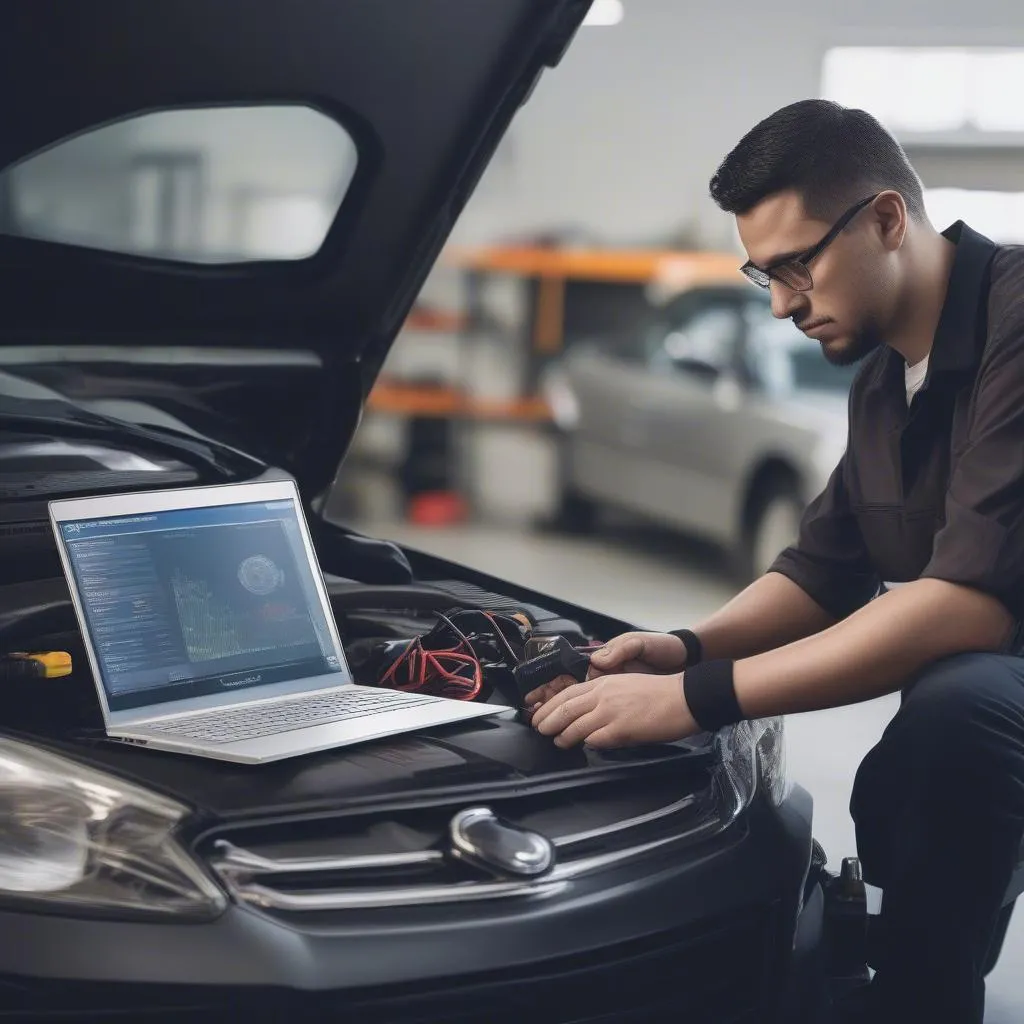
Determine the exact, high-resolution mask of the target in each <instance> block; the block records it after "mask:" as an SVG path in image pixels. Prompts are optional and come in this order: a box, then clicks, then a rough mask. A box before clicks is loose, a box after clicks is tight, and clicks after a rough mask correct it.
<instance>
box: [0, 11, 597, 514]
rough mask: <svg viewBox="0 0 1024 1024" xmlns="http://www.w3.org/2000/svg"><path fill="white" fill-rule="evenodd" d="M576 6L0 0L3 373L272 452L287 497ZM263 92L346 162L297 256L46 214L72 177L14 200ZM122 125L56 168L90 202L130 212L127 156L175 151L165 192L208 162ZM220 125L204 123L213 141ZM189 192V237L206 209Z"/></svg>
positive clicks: (375, 359)
mask: <svg viewBox="0 0 1024 1024" xmlns="http://www.w3.org/2000/svg"><path fill="white" fill-rule="evenodd" d="M589 4H590V0H487V2H485V3H482V2H480V0H415V3H399V4H396V3H386V2H382V0H347V2H344V3H339V2H338V0H303V2H302V3H299V4H286V3H276V4H272V3H264V4H253V3H252V2H251V0H219V2H218V3H216V4H210V3H209V2H208V0H148V2H147V3H146V4H144V5H141V6H140V5H139V4H137V3H133V2H131V0H95V2H92V3H89V4H61V5H58V7H57V8H55V9H48V10H47V11H46V13H45V15H44V14H43V12H42V11H41V9H40V7H39V5H38V3H37V2H36V0H12V2H11V3H8V4H7V5H6V6H5V8H4V26H3V31H2V33H0V89H2V90H3V93H4V95H6V96H7V97H21V99H19V100H17V101H15V100H13V99H12V100H11V101H10V102H7V103H5V104H4V106H3V110H2V111H0V274H2V275H3V281H4V289H3V291H4V303H3V308H2V310H0V370H6V371H8V372H11V373H15V374H19V375H21V376H23V377H27V378H29V379H32V380H35V381H37V382H40V383H43V384H46V385H49V386H51V387H53V388H55V389H56V390H58V391H61V392H62V393H63V394H65V395H68V396H69V397H71V398H73V399H81V400H84V399H88V400H90V401H91V402H95V401H98V400H104V401H108V402H113V403H121V405H120V408H122V409H124V410H125V413H124V414H125V415H130V410H129V408H128V405H126V404H125V403H129V404H130V403H131V402H140V401H141V402H143V403H147V404H148V405H150V406H152V407H155V408H157V409H158V410H160V411H161V412H162V413H163V414H165V415H166V414H170V415H172V416H174V417H176V418H177V419H179V420H181V421H183V422H184V423H186V424H187V425H188V426H189V427H191V428H192V429H195V430H199V431H200V432H202V433H205V434H206V435H207V436H212V437H214V438H215V439H217V440H223V441H227V442H228V443H231V444H234V445H236V446H240V447H244V448H246V450H248V451H250V452H252V453H253V454H256V455H258V456H260V457H262V458H265V459H266V461H268V462H273V463H275V464H277V465H281V466H283V468H285V469H287V470H289V471H290V472H291V473H293V474H294V475H295V476H296V477H297V478H298V480H299V482H300V485H301V486H302V487H303V489H304V491H305V493H306V495H307V498H308V497H310V496H312V494H314V493H316V492H318V491H320V490H322V489H323V488H325V487H326V486H327V485H328V484H329V483H330V481H331V479H332V477H333V475H334V473H335V472H336V469H337V466H338V465H339V463H340V461H341V459H342V457H343V455H344V452H345V449H346V447H347V445H348V443H349V441H350V440H351V437H352V435H353V433H354V431H355V429H356V426H357V425H358V422H359V414H360V411H361V409H362V405H363V402H364V401H365V398H366V395H367V394H368V392H369V389H370V388H371V386H372V384H373V381H374V379H375V377H376V374H377V372H378V370H379V368H380V366H381V364H382V362H383V360H384V358H385V356H386V354H387V351H388V348H389V346H390V344H391V343H392V341H393V339H394V337H395V335H396V334H397V332H398V330H399V329H400V327H401V325H402V324H403V322H404V320H405V318H406V316H407V314H408V312H409V309H410V307H411V305H412V302H413V300H414V298H415V297H416V295H417V294H418V292H419V289H420V288H421V286H422V283H423V280H424V278H425V276H426V274H427V273H428V271H429V269H430V267H431V265H432V263H433V262H434V260H435V259H436V257H437V254H438V252H439V250H440V248H441V246H442V245H443V243H444V242H445V240H446V238H447V236H448V234H449V232H450V230H451V227H452V225H453V223H454V222H455V220H456V218H457V217H458V215H459V212H460V211H461V209H462V208H463V206H464V204H465V202H466V200H467V198H468V196H469V195H470V193H471V191H472V189H473V187H474V185H475V183H476V182H477V180H478V178H479V176H480V174H481V172H482V171H483V169H484V167H485V166H486V164H487V162H488V159H489V157H490V156H491V154H492V153H493V151H494V149H495V147H496V145H497V143H498V141H499V140H500V138H501V137H502V135H503V133H504V132H505V129H506V128H507V126H508V124H509V122H510V120H511V119H512V117H513V115H514V114H515V112H516V110H517V109H518V108H519V106H520V105H521V104H522V103H523V102H524V101H525V100H526V98H527V97H528V95H529V94H530V92H531V90H532V87H533V85H534V84H535V82H536V80H537V78H538V76H539V75H540V74H541V73H542V71H543V70H544V68H545V67H550V66H554V65H555V64H557V62H558V61H559V59H560V57H561V55H562V54H563V52H564V51H565V48H566V46H567V45H568V43H569V41H570V40H571V38H572V36H573V34H574V33H575V31H576V29H577V28H578V26H579V25H580V23H581V22H582V20H583V18H584V16H585V14H586V11H587V8H588V7H589ZM267 106H270V107H274V108H282V107H297V108H308V109H303V110H302V114H303V116H307V117H313V116H320V117H321V118H328V119H330V121H323V120H321V121H320V122H319V123H321V124H329V126H330V127H331V128H332V129H333V128H336V127H337V126H341V128H342V129H343V132H341V133H339V135H340V136H341V137H342V138H343V140H344V146H346V147H348V149H347V150H346V152H349V154H350V156H352V159H351V160H350V161H349V163H350V166H349V167H348V168H347V169H343V170H342V171H341V172H339V175H340V178H339V182H340V185H341V186H343V187H340V188H339V190H338V192H339V202H338V204H336V209H337V213H336V216H334V217H333V220H329V223H330V228H329V230H327V227H326V223H325V225H324V227H325V231H326V235H325V236H324V237H323V238H322V244H319V245H318V246H317V247H315V248H314V250H313V251H312V254H311V255H303V256H300V257H296V256H295V254H294V253H289V254H288V256H287V258H281V257H280V256H279V255H278V254H277V253H275V252H274V251H270V253H269V255H267V254H266V253H264V255H263V257H261V258H259V259H250V258H248V257H245V258H242V257H236V256H232V253H231V251H230V250H220V251H217V252H211V251H206V250H204V251H197V252H196V254H194V255H195V258H190V256H189V255H188V253H184V254H182V252H172V253H168V252H166V251H164V250H160V249H159V248H155V249H154V248H150V250H148V251H147V250H146V249H145V246H143V245H141V244H136V243H133V244H130V245H114V246H104V245H102V244H100V245H94V244H92V243H90V241H89V240H88V238H86V237H85V236H84V235H83V236H76V235H75V234H74V232H65V231H63V229H62V230H60V231H54V230H47V229H46V228H45V223H46V216H47V215H48V214H47V211H48V210H50V213H52V210H51V209H50V207H52V206H53V204H54V203H58V202H59V203H64V202H66V201H68V195H69V194H70V190H71V187H72V185H73V184H74V183H72V182H70V181H68V182H65V181H60V180H57V179H54V178H52V177H51V179H50V180H49V191H47V190H46V188H43V189H42V192H41V194H40V195H35V196H34V197H33V193H32V187H34V186H35V185H36V184H38V180H36V179H33V176H32V173H31V172H32V171H33V165H32V161H33V160H37V159H38V158H39V155H40V154H43V155H44V156H45V155H46V153H47V152H50V153H57V152H58V151H59V146H60V144H62V143H65V142H66V141H67V140H70V139H74V138H75V137H79V138H80V139H86V138H87V137H88V135H89V134H90V133H95V132H96V131H97V130H98V129H103V127H104V126H117V125H123V124H125V123H129V122H132V121H136V123H138V121H137V119H140V118H143V119H144V118H146V117H151V116H152V115H153V114H166V112H168V111H179V112H180V111H185V110H192V111H195V110H197V109H198V110H206V111H207V112H209V110H210V109H211V108H212V109H214V110H216V109H218V108H219V109H220V110H221V111H224V110H225V109H248V108H254V107H267ZM331 122H333V123H331ZM240 124H241V122H240ZM239 132H240V134H239V138H238V143H239V145H243V144H247V143H249V142H252V139H253V132H252V131H251V130H250V131H249V132H248V133H246V132H245V131H244V130H243V129H242V128H240V129H239ZM256 135H257V137H258V133H256ZM126 137H128V138H129V142H128V143H126V145H125V149H124V152H123V154H122V157H123V160H122V164H123V166H121V167H120V170H119V171H110V173H105V172H104V171H103V170H102V168H100V169H99V170H97V168H96V167H93V171H94V173H93V175H92V177H89V175H88V174H85V175H84V176H77V177H76V178H75V181H76V182H77V184H74V188H81V189H82V190H83V191H82V197H83V198H84V205H85V207H86V208H88V209H90V210H91V211H92V212H93V214H94V215H96V210H97V207H96V205H95V204H96V203H97V202H99V201H100V200H99V197H98V194H94V193H93V192H90V191H89V188H90V187H96V188H100V190H101V192H102V194H103V197H104V201H105V202H108V203H109V213H108V214H107V216H108V218H116V217H117V216H119V215H121V216H126V214H125V211H126V210H128V211H129V214H130V210H131V206H130V204H131V202H133V201H134V200H133V196H134V195H135V192H132V189H133V188H134V189H136V191H137V187H138V186H139V182H140V181H141V179H139V180H136V179H132V178H131V173H134V170H137V169H138V167H139V166H140V164H139V161H140V160H142V161H143V163H145V161H147V160H148V161H150V164H148V165H146V167H147V168H148V170H150V171H152V170H153V166H156V165H153V163H152V162H153V161H154V160H155V161H156V162H157V164H158V165H159V166H158V167H157V169H158V170H161V169H162V170H163V171H166V172H168V173H169V174H170V179H168V180H170V181H171V184H172V185H173V184H174V182H175V181H178V179H176V178H174V175H175V174H177V173H178V172H179V171H181V169H182V167H184V168H185V170H184V171H182V173H183V174H185V178H183V179H181V180H184V181H185V182H186V185H185V186H184V187H188V184H187V183H188V181H190V180H191V179H190V178H189V177H188V173H189V171H190V169H191V171H195V173H196V175H197V176H198V177H197V178H196V180H197V181H200V182H201V181H202V180H204V179H203V178H202V175H203V174H207V173H209V174H213V173H214V172H213V171H211V170H210V168H209V167H205V166H204V165H203V163H202V159H201V157H202V154H201V153H200V154H199V161H198V163H194V164H189V163H188V162H187V161H186V162H185V163H184V164H182V163H181V161H180V159H179V158H180V157H181V151H180V147H179V148H178V149H174V148H173V147H172V148H171V149H170V150H168V146H167V138H166V137H164V138H163V139H162V140H160V145H156V146H155V144H154V142H153V140H152V139H150V140H149V144H148V146H147V148H145V151H144V152H143V150H142V149H140V148H139V147H141V146H142V145H143V141H144V140H145V133H144V132H140V133H138V139H137V140H136V141H137V145H136V146H135V148H133V144H132V143H131V141H130V138H131V137H130V136H126ZM231 141H232V140H231V139H229V138H226V137H225V136H224V134H223V133H221V135H220V137H219V138H218V142H219V146H220V148H219V149H218V152H223V151H224V150H225V148H226V149H227V150H228V151H230V150H231ZM87 150H88V147H86V149H83V151H82V152H83V153H84V154H86V155H87ZM187 155H188V154H186V156H187ZM192 155H193V156H194V155H195V154H192ZM161 161H162V163H161ZM175 161H178V162H177V163H176V162H175ZM39 166H40V167H41V168H42V167H43V166H44V165H42V164H40V165H39ZM85 166H86V170H88V160H86V165H85ZM49 169H50V170H51V171H52V170H53V168H52V166H50V168H49ZM168 169H169V170H168ZM107 170H108V171H109V170H110V169H109V168H108V169H107ZM120 171H124V174H125V175H128V177H125V176H124V175H122V174H120ZM19 175H20V177H19ZM79 178H80V180H79ZM129 179H130V180H129ZM153 180H155V179H152V178H150V179H147V181H148V182H149V185H151V186H152V185H153ZM26 181H27V182H28V186H29V188H28V191H27V192H26V191H25V182H26ZM126 181H127V182H128V184H125V182H126ZM159 181H162V179H159V180H158V183H157V185H156V186H154V187H157V188H164V192H163V193H161V196H164V198H166V188H165V185H166V183H164V184H163V185H161V184H160V183H159ZM82 182H85V184H82ZM90 182H91V183H92V184H91V186H90V184H89V183H90ZM142 183H143V184H145V182H142ZM44 184H45V182H44ZM179 184H180V181H179ZM19 188H20V189H21V191H19ZM118 188H122V191H123V192H124V194H123V195H119V194H118V193H117V189H118ZM236 198H237V197H236ZM193 200H194V201H193V204H192V206H190V207H189V208H188V209H189V215H190V216H191V217H192V221H193V222H194V223H193V227H195V228H196V229H197V231H198V235H197V236H196V237H202V235H203V230H204V225H203V218H204V217H208V216H211V215H212V214H211V213H210V211H208V210H206V209H204V207H203V202H202V199H201V197H200V198H198V199H197V198H196V197H195V196H193ZM161 201H162V200H161ZM47 203H49V204H50V207H48V206H47ZM119 203H120V205H118V204H119ZM156 205H157V208H158V212H159V209H162V208H160V207H159V203H157V204H156ZM332 209H333V208H332ZM164 212H166V210H165V211H164ZM40 217H41V218H42V223H43V224H44V227H43V228H42V229H40V228H39V223H40V219H39V218H40ZM66 220H67V218H65V221H66ZM71 220H72V221H73V220H74V216H72V217H71ZM113 222H114V221H113V220H111V219H108V221H106V222H105V223H106V224H107V225H109V224H112V223H113ZM293 222H294V217H293V218H292V223H293ZM55 223H58V222H55ZM59 223H64V222H59ZM136 226H137V225H136Z"/></svg>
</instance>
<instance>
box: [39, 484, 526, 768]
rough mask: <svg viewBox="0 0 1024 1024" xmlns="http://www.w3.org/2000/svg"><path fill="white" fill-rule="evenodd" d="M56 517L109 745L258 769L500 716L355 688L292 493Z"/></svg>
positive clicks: (273, 491) (205, 496)
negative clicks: (115, 742) (114, 743)
mask: <svg viewBox="0 0 1024 1024" xmlns="http://www.w3.org/2000/svg"><path fill="white" fill-rule="evenodd" d="M49 507H50V519H51V522H52V525H53V529H54V533H55V535H56V538H57V547H58V549H59V551H60V557H61V560H62V561H63V563H64V571H65V573H66V575H67V579H68V583H69V585H70V587H71V596H72V599H73V601H74V605H75V611H76V613H77V615H78V621H79V624H80V626H81V629H82V635H83V637H84V639H85V646H86V650H87V651H88V655H89V662H90V665H91V667H92V672H93V677H94V679H95V680H96V690H97V693H98V695H99V700H100V706H101V707H102V709H103V719H104V723H105V725H106V731H107V735H108V736H110V737H112V738H114V739H119V740H124V741H127V742H131V743H136V744H142V745H145V746H149V747H155V748H158V749H161V750H172V751H181V752H183V753H189V754H198V755H201V756H204V757H214V758H220V759H222V760H225V761H238V762H245V763H258V762H264V761H275V760H279V759H280V758H285V757H294V756H296V755H298V754H308V753H312V752H314V751H318V750H327V749H330V748H332V747H339V746H344V745H346V744H351V743H359V742H362V741H364V740H371V739H377V738H379V737H382V736H391V735H394V734H396V733H402V732H411V731H414V730H419V729H425V728H427V727H429V726H436V725H444V724H447V723H450V722H458V721H461V720H463V719H469V718H477V717H480V716H484V715H494V714H499V713H501V712H502V711H504V710H506V709H504V708H502V707H501V706H496V705H488V704H474V703H469V702H463V701H457V700H447V699H445V698H441V697H432V696H427V695H422V694H412V693H404V692H402V691H398V690H389V689H382V688H377V687H373V686H357V685H356V684H355V683H353V681H352V676H351V673H350V671H349V668H348V665H347V664H346V661H345V653H344V651H343V649H342V646H341V641H340V639H339V637H338V631H337V627H336V626H335V622H334V616H333V615H332V614H331V608H330V604H329V602H328V598H327V589H326V587H325V586H324V580H323V575H322V573H321V571H320V568H319V566H318V564H317V560H316V555H315V553H314V550H313V545H312V543H311V542H310V538H309V530H308V527H307V524H306V521H305V517H304V515H303V512H302V506H301V504H300V502H299V497H298V493H297V490H296V487H295V484H294V483H293V482H292V481H290V480H285V481H280V482H271V483H263V482H261V483H247V484H230V485H227V486H219V487H203V488H188V489H179V490H169V491H159V492H149V493H145V494H122V495H111V496H105V497H97V498H82V499H70V500H63V501H55V502H52V503H51V504H50V506H49Z"/></svg>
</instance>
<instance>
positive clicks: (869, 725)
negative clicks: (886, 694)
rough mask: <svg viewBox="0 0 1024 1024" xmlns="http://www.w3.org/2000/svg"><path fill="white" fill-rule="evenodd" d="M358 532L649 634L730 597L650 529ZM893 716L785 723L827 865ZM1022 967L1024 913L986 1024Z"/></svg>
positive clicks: (885, 708)
mask: <svg viewBox="0 0 1024 1024" xmlns="http://www.w3.org/2000/svg"><path fill="white" fill-rule="evenodd" d="M359 528H361V529H363V530H365V531H366V532H368V533H371V534H374V535H376V536H380V537H387V538H390V539H392V540H396V541H399V542H400V543H403V544H406V545H408V546H410V547H414V548H418V549H421V550H424V551H430V552H433V553H436V554H438V555H440V556H442V557H445V558H450V559H452V560H453V561H457V562H460V563H462V564H465V565H471V566H473V567H475V568H479V569H481V570H483V571H486V572H491V573H494V574H495V575H498V576H502V577H504V578H507V579H511V580H514V581H517V582H521V583H523V584H526V585H529V586H531V587H534V588H536V589H537V590H540V591H542V592H545V593H550V594H552V595H557V596H559V597H564V598H566V599H568V600H571V601H576V602H579V603H580V604H583V605H586V606H588V607H591V608H595V609H599V610H601V611H605V612H608V613H610V614H614V615H617V616H619V617H621V618H623V619H625V620H626V621H630V622H636V623H637V624H638V625H641V626H647V627H649V628H652V629H670V628H673V627H681V626H684V625H687V624H689V623H692V622H694V621H696V620H697V619H698V618H699V617H701V616H703V615H705V614H707V613H708V612H710V611H712V610H714V609H715V608H716V607H718V606H719V605H720V604H721V603H723V602H724V601H725V600H727V599H728V598H729V597H730V596H731V595H732V594H733V593H734V592H735V589H734V587H733V585H732V584H731V583H730V582H729V581H728V578H727V576H726V573H725V571H724V567H723V562H722V559H721V558H720V557H719V556H718V555H716V554H715V553H714V552H710V551H708V550H706V549H704V548H701V547H698V546H695V545H692V544H688V543H685V542H680V541H679V540H678V539H677V538H675V537H669V536H662V535H660V534H658V533H656V532H652V531H650V530H629V529H621V530H616V531H614V532H610V533H602V535H601V536H600V537H599V538H597V539H586V540H583V539H577V538H571V539H566V538H563V537H556V536H545V535H542V534H536V533H531V532H527V531H522V530H516V529H512V528H510V529H507V530H506V529H501V528H495V527H478V526H471V527H459V528H453V529H422V528H416V527H410V526H407V525H405V524H393V525H392V524H364V523H360V524H359ZM895 708H896V702H895V698H886V699H884V700H880V701H874V702H871V703H867V704H862V705H859V706H855V707H852V708H846V709H842V710H838V711H827V712H818V713H815V714H809V715H802V716H796V717H794V718H791V719H790V720H789V721H788V722H787V734H788V757H789V765H790V772H791V774H792V776H793V778H794V779H796V780H798V781H799V782H800V783H801V784H802V785H803V786H804V787H805V788H806V789H808V790H809V791H810V792H811V793H812V795H813V796H814V800H815V819H816V823H817V824H816V835H817V838H818V839H819V840H820V841H821V843H822V845H823V846H824V847H825V849H826V850H827V851H828V854H829V857H830V859H831V861H832V864H833V866H834V865H835V864H837V863H838V861H839V859H840V858H841V857H843V856H844V855H849V854H851V853H853V852H855V842H854V831H853V824H852V822H851V821H850V818H849V816H848V814H847V802H848V800H849V793H850V787H851V785H852V782H853V776H854V773H855V771H856V768H857V764H858V763H859V761H860V759H861V757H863V755H864V754H865V753H866V752H867V750H868V749H869V748H870V747H871V745H872V744H873V743H874V742H875V741H876V740H877V739H878V737H879V736H880V734H881V732H882V730H883V728H884V727H885V724H886V723H887V721H888V720H889V718H890V717H891V716H892V714H893V713H894V711H895ZM1022 967H1024V914H1020V913H1018V914H1017V915H1016V917H1015V920H1014V921H1013V923H1012V924H1011V927H1010V934H1009V936H1008V938H1007V942H1006V945H1005V947H1004V949H1003V955H1002V959H1001V961H1000V964H999V966H998V967H997V969H996V971H995V972H994V973H993V975H992V976H991V977H990V978H989V998H988V1005H989V1009H988V1013H987V1015H986V1018H985V1019H986V1024H1011V1022H1018V1021H1021V1020H1024V972H1022V971H1021V968H1022Z"/></svg>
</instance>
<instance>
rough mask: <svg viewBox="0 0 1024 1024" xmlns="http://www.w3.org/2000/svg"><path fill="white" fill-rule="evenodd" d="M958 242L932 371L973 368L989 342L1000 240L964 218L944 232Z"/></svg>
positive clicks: (940, 319) (933, 356) (946, 236)
mask: <svg viewBox="0 0 1024 1024" xmlns="http://www.w3.org/2000/svg"><path fill="white" fill-rule="evenodd" d="M942 235H943V237H944V238H948V239H949V240H950V241H951V242H953V243H954V245H956V253H955V255H954V257H953V268H952V270H951V272H950V275H949V287H948V288H947V290H946V301H945V303H943V306H942V313H941V314H940V316H939V325H938V327H937V328H936V330H935V341H934V342H933V344H932V351H931V356H930V359H929V364H928V368H929V372H931V371H934V372H936V373H940V372H944V371H962V370H970V369H972V368H973V367H974V366H976V365H977V363H978V359H979V358H980V355H981V350H982V347H983V346H984V344H985V332H986V327H987V325H986V317H985V312H986V310H987V308H988V303H987V298H988V280H989V267H990V266H991V263H992V257H993V256H994V255H995V252H996V248H997V246H996V243H995V242H993V241H991V240H990V239H988V238H986V237H985V236H984V235H980V234H978V232H977V231H974V230H973V229H972V228H970V227H968V226H967V225H966V224H965V223H964V222H963V221H962V220H958V221H957V222H956V223H955V224H953V225H952V226H951V227H949V228H947V229H946V230H945V231H943V232H942Z"/></svg>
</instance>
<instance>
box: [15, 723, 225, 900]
mask: <svg viewBox="0 0 1024 1024" xmlns="http://www.w3.org/2000/svg"><path fill="white" fill-rule="evenodd" d="M186 813H187V808H186V807H184V806H182V805H180V804H178V803H176V802H175V801H173V800H169V799H167V798H165V797H163V796H159V795H157V794H154V793H150V792H147V791H146V790H144V789H142V788H140V787H138V786H133V785H132V784H131V783H127V782H122V781H121V780H120V779H117V778H115V777H113V776H110V775H106V774H104V773H103V772H99V771H96V770H94V769H92V768H87V767H85V766H84V765H80V764H78V763H77V762H75V761H72V760H70V759H67V758H64V757H61V756H59V755H57V754H52V753H49V752H48V751H44V750H38V749H36V748H34V747H32V746H30V745H28V744H25V743H20V742H18V741H16V740H10V739H6V738H3V739H0V900H7V901H15V902H17V903H19V904H22V905H24V904H25V903H26V902H28V903H31V904H34V905H39V904H40V903H45V904H47V905H50V906H53V907H54V908H55V909H56V908H57V907H62V908H64V909H66V910H68V911H72V912H75V913H86V914H89V913H91V914H102V915H104V916H111V915H113V916H137V915H140V914H141V915H145V916H153V915H162V916H171V917H177V918H182V919H209V918H212V917H215V916H217V915H218V914H220V913H221V912H223V910H224V909H225V907H226V906H227V900H226V897H225V896H224V894H223V893H222V892H221V890H220V889H219V888H217V886H216V885H215V884H214V883H213V882H212V881H211V880H210V879H209V878H208V877H207V876H206V875H205V874H204V873H203V871H202V869H201V868H200V867H199V865H198V864H196V863H195V862H194V861H193V860H192V859H191V857H190V856H189V855H188V853H187V852H186V851H185V850H184V849H183V848H182V847H181V846H180V845H179V843H178V841H177V838H176V835H175V829H176V827H177V825H178V823H179V822H180V821H181V820H182V818H183V817H184V816H185V814H186Z"/></svg>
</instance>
